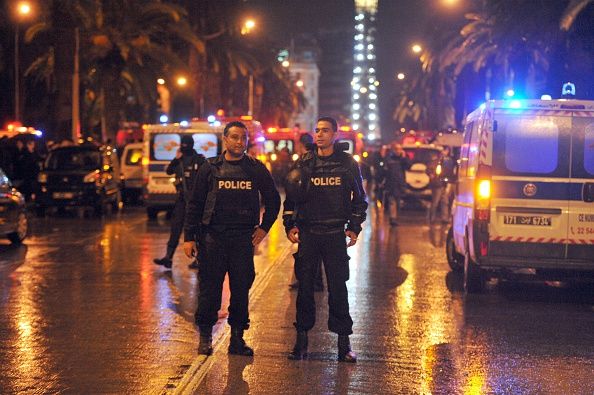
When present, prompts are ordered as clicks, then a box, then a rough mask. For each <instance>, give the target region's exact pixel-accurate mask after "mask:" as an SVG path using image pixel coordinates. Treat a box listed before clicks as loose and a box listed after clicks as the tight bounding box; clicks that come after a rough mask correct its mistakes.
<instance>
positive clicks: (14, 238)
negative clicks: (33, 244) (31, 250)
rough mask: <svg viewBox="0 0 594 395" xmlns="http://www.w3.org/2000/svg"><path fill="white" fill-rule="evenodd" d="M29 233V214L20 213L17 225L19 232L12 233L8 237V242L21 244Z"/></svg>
mask: <svg viewBox="0 0 594 395" xmlns="http://www.w3.org/2000/svg"><path fill="white" fill-rule="evenodd" d="M28 232H29V222H28V221H27V214H25V213H20V214H19V218H18V223H17V230H16V232H14V233H10V234H9V235H8V240H10V242H11V243H12V244H21V243H22V242H23V240H25V237H27V233H28Z"/></svg>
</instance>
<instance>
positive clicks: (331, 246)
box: [295, 229, 353, 335]
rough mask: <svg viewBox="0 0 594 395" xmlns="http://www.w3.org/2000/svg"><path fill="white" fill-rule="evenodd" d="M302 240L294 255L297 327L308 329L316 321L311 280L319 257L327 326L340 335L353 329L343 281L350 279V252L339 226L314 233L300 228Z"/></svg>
mask: <svg viewBox="0 0 594 395" xmlns="http://www.w3.org/2000/svg"><path fill="white" fill-rule="evenodd" d="M299 237H300V239H301V243H299V249H298V250H297V257H296V258H297V259H295V275H296V276H297V280H298V281H299V290H298V292H297V320H296V322H295V327H296V328H297V330H298V331H308V330H310V329H311V328H313V326H314V324H315V322H316V302H315V298H314V281H315V277H316V271H317V269H318V265H319V262H320V260H321V261H323V262H324V270H325V271H326V282H327V284H328V305H329V307H330V314H329V317H328V329H330V331H332V332H334V333H337V334H339V335H350V334H351V333H353V320H352V319H351V315H350V314H349V300H348V291H347V287H346V282H347V280H348V279H349V259H350V258H349V256H348V254H347V247H346V239H345V234H344V231H342V229H340V230H339V231H338V232H333V233H322V234H314V233H311V232H309V231H304V230H302V231H301V232H299Z"/></svg>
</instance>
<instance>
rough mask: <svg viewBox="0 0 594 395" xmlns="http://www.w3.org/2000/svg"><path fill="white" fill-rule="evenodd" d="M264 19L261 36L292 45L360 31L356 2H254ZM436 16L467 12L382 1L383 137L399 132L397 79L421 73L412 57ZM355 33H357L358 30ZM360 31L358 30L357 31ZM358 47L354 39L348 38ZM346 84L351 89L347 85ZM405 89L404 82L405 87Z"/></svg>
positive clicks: (420, 0)
mask: <svg viewBox="0 0 594 395" xmlns="http://www.w3.org/2000/svg"><path fill="white" fill-rule="evenodd" d="M246 5H247V7H248V8H250V9H254V15H256V16H257V17H258V20H259V27H261V29H262V30H261V32H260V34H264V35H266V36H268V37H270V38H273V39H274V40H275V41H276V40H278V41H279V42H283V41H284V42H285V43H288V42H290V39H291V38H292V37H294V36H296V35H299V34H301V33H312V34H314V35H315V34H316V32H317V31H318V30H319V29H325V28H329V27H332V26H340V27H349V28H353V26H354V15H355V6H354V0H323V1H320V0H248V1H247V2H246ZM435 13H439V14H438V15H440V16H443V18H444V19H445V20H446V21H447V20H449V19H451V20H454V19H455V18H460V16H461V14H462V13H463V12H462V10H461V9H458V10H447V9H444V7H443V6H440V0H415V1H410V0H379V10H378V14H377V28H378V33H377V36H376V48H377V62H378V64H377V70H378V79H379V81H380V83H381V86H380V89H379V100H380V111H381V112H380V117H381V123H382V133H383V134H384V135H385V134H386V132H388V133H389V132H390V131H391V129H392V128H393V125H392V122H391V115H392V110H393V107H392V105H393V101H394V100H393V97H394V94H395V93H396V92H397V91H399V85H398V84H399V82H396V80H395V75H396V73H398V72H399V71H404V72H407V71H408V70H410V69H412V68H414V67H418V66H419V61H418V59H416V58H415V57H414V56H413V54H412V53H411V51H410V49H409V48H410V44H411V43H412V42H413V41H420V42H422V38H423V36H424V35H425V34H426V32H427V31H428V29H430V28H431V27H430V26H428V19H429V17H431V16H432V15H434V14H435ZM353 29H354V28H353ZM353 31H354V30H353ZM344 39H345V40H349V42H351V41H353V35H350V36H345V37H344ZM345 83H346V84H349V83H350V80H349V81H345ZM400 83H401V82H400Z"/></svg>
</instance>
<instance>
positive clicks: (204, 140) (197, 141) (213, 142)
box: [192, 133, 219, 158]
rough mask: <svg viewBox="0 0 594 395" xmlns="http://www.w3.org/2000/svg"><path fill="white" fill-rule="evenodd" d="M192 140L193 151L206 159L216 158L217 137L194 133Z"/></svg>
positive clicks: (209, 134) (212, 134)
mask: <svg viewBox="0 0 594 395" xmlns="http://www.w3.org/2000/svg"><path fill="white" fill-rule="evenodd" d="M192 138H193V139H194V150H195V151H196V152H198V153H199V154H202V155H204V156H205V157H207V158H211V157H213V156H217V148H218V147H219V143H218V138H217V135H216V134H214V133H195V134H193V135H192Z"/></svg>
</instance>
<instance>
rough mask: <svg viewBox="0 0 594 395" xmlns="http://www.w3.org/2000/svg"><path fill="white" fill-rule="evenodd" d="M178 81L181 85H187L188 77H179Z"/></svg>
mask: <svg viewBox="0 0 594 395" xmlns="http://www.w3.org/2000/svg"><path fill="white" fill-rule="evenodd" d="M176 82H177V85H179V86H186V85H187V84H188V79H187V78H186V77H177V81H176Z"/></svg>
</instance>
